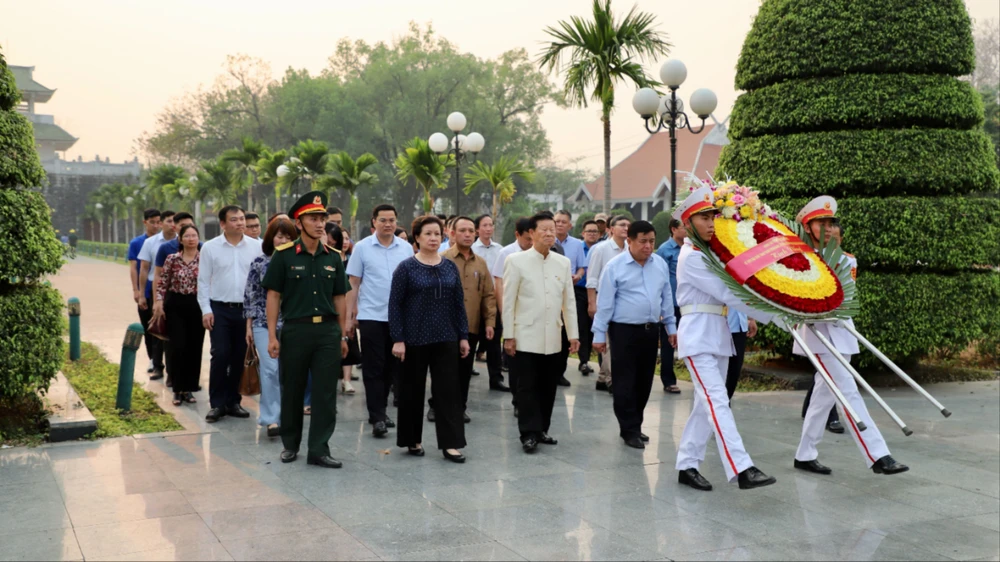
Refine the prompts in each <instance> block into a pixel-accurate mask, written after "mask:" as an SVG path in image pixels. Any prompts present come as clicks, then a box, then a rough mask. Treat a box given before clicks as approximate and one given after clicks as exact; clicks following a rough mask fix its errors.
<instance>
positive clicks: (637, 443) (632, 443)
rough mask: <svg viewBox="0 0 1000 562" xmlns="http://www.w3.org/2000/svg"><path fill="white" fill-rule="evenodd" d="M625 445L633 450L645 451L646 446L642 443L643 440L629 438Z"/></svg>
mask: <svg viewBox="0 0 1000 562" xmlns="http://www.w3.org/2000/svg"><path fill="white" fill-rule="evenodd" d="M625 444H626V445H628V446H629V447H632V448H633V449H645V448H646V444H645V443H643V442H642V439H640V438H638V437H629V438H627V439H625Z"/></svg>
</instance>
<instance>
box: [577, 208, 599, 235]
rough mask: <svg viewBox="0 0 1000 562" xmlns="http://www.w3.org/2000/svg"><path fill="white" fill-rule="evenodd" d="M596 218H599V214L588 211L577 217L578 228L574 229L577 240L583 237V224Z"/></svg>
mask: <svg viewBox="0 0 1000 562" xmlns="http://www.w3.org/2000/svg"><path fill="white" fill-rule="evenodd" d="M595 216H597V213H594V212H591V211H587V212H585V213H580V214H579V215H578V216H577V217H576V226H575V227H574V228H573V232H574V233H575V236H576V237H577V238H579V237H581V236H583V223H585V222H587V221H591V220H594V217H595Z"/></svg>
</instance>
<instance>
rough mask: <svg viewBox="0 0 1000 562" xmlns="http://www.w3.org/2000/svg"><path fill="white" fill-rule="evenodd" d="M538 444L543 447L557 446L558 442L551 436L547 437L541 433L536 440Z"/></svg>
mask: <svg viewBox="0 0 1000 562" xmlns="http://www.w3.org/2000/svg"><path fill="white" fill-rule="evenodd" d="M538 442H539V443H541V444H543V445H558V444H559V441H558V440H557V439H555V438H553V437H552V436H551V435H549V434H548V433H545V432H544V431H543V432H542V435H541V437H539V438H538Z"/></svg>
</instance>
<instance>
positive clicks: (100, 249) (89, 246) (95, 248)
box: [76, 240, 128, 263]
mask: <svg viewBox="0 0 1000 562" xmlns="http://www.w3.org/2000/svg"><path fill="white" fill-rule="evenodd" d="M76 252H77V254H80V255H87V256H98V257H102V258H110V259H113V260H116V261H121V262H123V263H127V262H128V244H114V243H112V242H91V241H89V240H80V241H79V242H77V244H76Z"/></svg>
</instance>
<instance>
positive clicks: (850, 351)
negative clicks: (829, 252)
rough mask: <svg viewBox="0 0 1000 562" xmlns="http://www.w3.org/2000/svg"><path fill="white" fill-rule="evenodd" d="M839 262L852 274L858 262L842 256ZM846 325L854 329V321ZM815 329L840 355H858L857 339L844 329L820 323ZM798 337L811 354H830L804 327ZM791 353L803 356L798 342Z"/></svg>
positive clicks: (851, 257)
mask: <svg viewBox="0 0 1000 562" xmlns="http://www.w3.org/2000/svg"><path fill="white" fill-rule="evenodd" d="M840 261H841V263H843V262H844V261H846V262H847V263H849V264H850V265H851V272H852V274H853V272H854V271H855V270H857V267H858V260H857V258H855V257H854V256H852V255H850V254H844V255H842V256H841V257H840ZM846 323H847V324H849V325H850V326H851V327H852V328H853V327H854V320H848V321H847V322H846ZM816 329H817V330H818V331H819V333H821V334H823V335H824V336H825V337H826V339H828V340H830V343H832V344H833V347H836V348H837V351H839V352H840V354H841V355H857V354H858V353H860V351H859V349H858V340H857V338H855V337H854V336H852V335H851V333H850V332H848V331H847V330H845V329H844V328H840V327H838V326H832V325H830V324H827V323H820V324H816ZM799 335H800V336H802V337H803V338H805V340H806V345H808V346H809V349H810V350H812V352H813V353H830V350H828V349H827V348H826V346H825V345H823V344H822V343H820V341H819V339H817V338H816V336H814V335H813V333H812V330H810V329H809V328H807V327H806V326H801V327H800V328H799ZM792 353H794V354H795V355H805V353H804V352H803V351H802V348H801V347H800V346H799V343H798V342H795V346H794V347H792Z"/></svg>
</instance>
